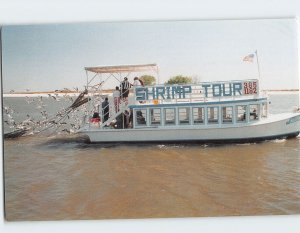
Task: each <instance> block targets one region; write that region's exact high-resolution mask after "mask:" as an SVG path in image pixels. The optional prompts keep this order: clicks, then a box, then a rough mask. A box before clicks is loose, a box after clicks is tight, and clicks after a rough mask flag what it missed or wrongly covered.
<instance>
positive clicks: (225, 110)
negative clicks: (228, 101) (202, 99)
mask: <svg viewBox="0 0 300 233" xmlns="http://www.w3.org/2000/svg"><path fill="white" fill-rule="evenodd" d="M232 116H233V108H232V107H222V122H223V123H224V124H229V123H232Z"/></svg>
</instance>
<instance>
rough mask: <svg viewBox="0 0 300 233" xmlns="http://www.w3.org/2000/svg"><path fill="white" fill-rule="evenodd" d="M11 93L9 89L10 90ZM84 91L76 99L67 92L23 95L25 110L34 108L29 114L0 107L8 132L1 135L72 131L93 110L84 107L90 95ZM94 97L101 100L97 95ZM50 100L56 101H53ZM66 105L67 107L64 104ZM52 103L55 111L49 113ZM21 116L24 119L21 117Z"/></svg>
mask: <svg viewBox="0 0 300 233" xmlns="http://www.w3.org/2000/svg"><path fill="white" fill-rule="evenodd" d="M77 91H78V89H77ZM11 93H13V92H12V91H11ZM86 94H87V91H86V90H85V91H83V92H81V93H80V95H79V96H77V98H76V99H75V97H74V96H70V95H68V94H64V95H62V96H60V95H59V94H57V93H54V94H48V96H46V97H45V96H38V97H30V96H26V97H25V101H26V103H27V105H28V108H27V109H34V110H31V111H30V112H29V113H24V112H22V113H19V112H17V111H16V110H15V109H13V108H12V107H11V106H4V107H3V113H4V123H5V124H6V127H8V128H9V131H10V132H9V133H7V134H4V137H5V138H15V137H18V136H21V135H34V134H39V133H42V132H45V133H47V134H50V135H53V134H55V133H57V134H60V133H68V134H71V133H75V132H76V131H77V130H78V129H80V127H81V126H82V124H83V120H84V119H85V118H86V116H87V115H89V114H90V112H91V111H94V108H92V109H90V111H89V110H88V109H87V105H86V103H87V102H88V101H89V100H90V98H89V97H85V95H86ZM100 98H101V97H100ZM74 99H75V100H74ZM95 100H96V101H97V100H98V101H101V100H99V97H98V99H97V98H96V99H95ZM95 100H94V101H95ZM53 101H54V102H56V103H53ZM58 102H61V104H60V105H59V104H58ZM70 103H71V105H70ZM68 105H69V107H66V106H68ZM98 105H99V104H98ZM54 106H56V108H57V107H58V106H59V110H58V111H57V112H56V113H55V112H53V109H54ZM95 106H96V105H95ZM25 107H26V106H25ZM25 109H26V108H25ZM19 111H20V110H19ZM25 115H26V119H24V116H25ZM15 116H16V117H15ZM21 116H23V119H22V120H20V121H19V122H18V121H17V120H16V119H17V118H22V117H21Z"/></svg>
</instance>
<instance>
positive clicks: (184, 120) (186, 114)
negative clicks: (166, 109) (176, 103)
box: [178, 107, 190, 125]
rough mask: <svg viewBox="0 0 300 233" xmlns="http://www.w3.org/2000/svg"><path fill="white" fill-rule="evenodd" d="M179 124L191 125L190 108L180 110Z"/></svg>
mask: <svg viewBox="0 0 300 233" xmlns="http://www.w3.org/2000/svg"><path fill="white" fill-rule="evenodd" d="M178 117H179V124H185V125H186V124H190V108H189V107H187V108H178Z"/></svg>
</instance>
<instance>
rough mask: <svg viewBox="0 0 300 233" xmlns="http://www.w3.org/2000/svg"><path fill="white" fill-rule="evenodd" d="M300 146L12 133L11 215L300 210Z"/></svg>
mask: <svg viewBox="0 0 300 233" xmlns="http://www.w3.org/2000/svg"><path fill="white" fill-rule="evenodd" d="M288 107H289V108H290V107H291V106H288ZM285 108H287V106H285ZM274 111H283V109H281V107H280V109H277V110H276V109H275V110H274ZM299 151H300V138H299V137H297V138H294V139H290V140H273V141H265V142H261V143H249V144H223V145H222V144H221V145H214V144H138V145H132V144H131V145H126V144H118V143H117V144H89V143H87V141H86V138H82V137H78V136H72V135H56V136H52V137H44V136H30V137H22V138H19V139H15V140H5V141H4V165H5V167H4V172H5V210H6V218H7V220H59V219H103V218H152V217H190V216H232V215H269V214H299V213H300V183H299V180H300V153H299Z"/></svg>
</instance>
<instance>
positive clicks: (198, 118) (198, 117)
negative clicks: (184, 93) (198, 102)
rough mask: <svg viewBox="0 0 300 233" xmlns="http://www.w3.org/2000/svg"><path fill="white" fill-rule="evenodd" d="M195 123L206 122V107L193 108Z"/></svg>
mask: <svg viewBox="0 0 300 233" xmlns="http://www.w3.org/2000/svg"><path fill="white" fill-rule="evenodd" d="M193 123H194V124H203V123H204V108H193Z"/></svg>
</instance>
